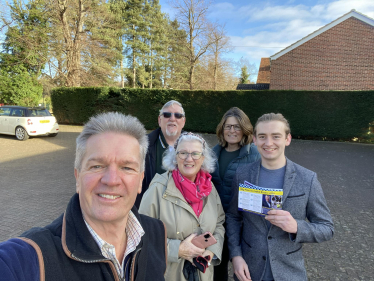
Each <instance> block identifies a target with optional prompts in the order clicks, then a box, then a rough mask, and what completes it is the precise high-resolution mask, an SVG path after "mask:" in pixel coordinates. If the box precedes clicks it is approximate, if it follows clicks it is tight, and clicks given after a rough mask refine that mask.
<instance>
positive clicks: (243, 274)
mask: <svg viewBox="0 0 374 281" xmlns="http://www.w3.org/2000/svg"><path fill="white" fill-rule="evenodd" d="M232 266H233V268H234V273H235V275H236V277H237V278H238V279H239V280H240V281H250V280H252V279H251V275H250V274H249V270H248V265H247V263H246V262H245V260H244V259H243V258H242V257H241V256H236V257H233V258H232Z"/></svg>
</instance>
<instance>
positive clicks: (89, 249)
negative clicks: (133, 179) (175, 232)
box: [0, 194, 166, 281]
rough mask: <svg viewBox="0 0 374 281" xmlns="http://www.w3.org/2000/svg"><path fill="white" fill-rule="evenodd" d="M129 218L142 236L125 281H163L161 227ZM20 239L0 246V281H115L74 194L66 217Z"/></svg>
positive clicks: (144, 218) (141, 218) (163, 237)
mask: <svg viewBox="0 0 374 281" xmlns="http://www.w3.org/2000/svg"><path fill="white" fill-rule="evenodd" d="M132 212H133V213H134V215H135V216H136V217H137V219H138V221H139V222H140V224H141V225H142V227H143V229H144V231H145V234H144V235H143V236H142V239H141V242H140V244H139V245H138V246H137V248H136V250H135V251H134V252H133V253H131V254H130V255H129V256H128V262H125V264H126V265H125V268H124V269H125V274H126V280H142V281H146V280H157V281H164V280H165V279H164V273H165V270H166V231H165V228H164V225H163V223H162V222H161V221H159V220H155V219H153V218H150V217H147V216H144V215H141V214H139V213H138V211H137V209H136V208H135V207H133V208H132ZM21 236H22V237H21V238H17V239H11V240H8V241H5V242H3V243H0V273H1V275H0V280H7V281H39V280H47V281H49V280H53V281H64V280H69V281H74V280H76V281H84V280H86V281H88V280H89V281H94V280H98V281H113V280H119V277H118V274H117V272H116V269H115V267H114V264H113V263H112V262H111V261H110V260H109V259H107V258H105V257H104V256H103V255H102V253H101V250H100V248H99V247H98V246H97V244H96V242H95V240H94V238H93V237H92V235H91V234H90V232H89V230H88V228H87V226H86V224H85V223H84V220H83V216H82V212H81V208H80V203H79V198H78V194H75V195H73V197H72V198H71V200H70V202H69V204H68V207H67V209H66V212H65V214H64V215H61V216H60V217H59V218H58V219H56V220H55V221H54V222H52V223H51V224H50V225H48V226H46V227H44V228H32V229H30V230H28V231H27V232H25V233H23V234H22V235H21ZM21 239H22V240H21ZM130 275H131V276H130ZM41 276H45V279H41V278H40V277H41Z"/></svg>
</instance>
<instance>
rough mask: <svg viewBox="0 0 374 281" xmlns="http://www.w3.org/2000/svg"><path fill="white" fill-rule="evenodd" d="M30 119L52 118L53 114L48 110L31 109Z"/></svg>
mask: <svg viewBox="0 0 374 281" xmlns="http://www.w3.org/2000/svg"><path fill="white" fill-rule="evenodd" d="M28 111H29V114H28V117H42V116H51V113H49V111H48V110H47V109H30V108H29V110H28Z"/></svg>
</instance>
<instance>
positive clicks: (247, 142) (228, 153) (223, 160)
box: [212, 107, 260, 281]
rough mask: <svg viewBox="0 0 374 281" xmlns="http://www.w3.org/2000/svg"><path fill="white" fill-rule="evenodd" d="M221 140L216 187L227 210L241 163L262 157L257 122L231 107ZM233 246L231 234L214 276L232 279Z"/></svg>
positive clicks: (217, 280) (217, 148)
mask: <svg viewBox="0 0 374 281" xmlns="http://www.w3.org/2000/svg"><path fill="white" fill-rule="evenodd" d="M216 134H217V137H218V144H217V145H216V146H215V147H214V148H213V151H214V153H215V155H216V158H217V159H218V161H217V162H216V168H215V170H214V173H212V182H213V183H214V186H215V187H216V189H217V191H218V194H219V196H220V198H221V201H222V206H223V209H224V211H225V212H226V211H227V209H228V207H229V204H230V201H231V195H232V191H231V183H232V180H233V178H234V176H235V173H236V169H238V167H239V166H240V165H244V164H247V163H252V162H255V161H257V160H258V159H260V154H259V153H258V150H257V148H256V146H255V145H254V144H253V143H251V142H252V134H253V126H252V124H251V121H250V120H249V118H248V116H247V115H246V114H245V113H244V112H243V111H242V110H240V109H239V108H237V107H232V108H230V109H229V110H228V111H227V112H226V113H225V114H224V115H223V117H222V120H221V122H220V123H219V124H218V126H217V130H216ZM228 262H229V250H228V246H227V238H225V243H224V246H223V252H222V261H221V264H220V265H219V266H216V267H215V268H214V280H215V281H220V280H224V281H226V280H228V274H227V265H228Z"/></svg>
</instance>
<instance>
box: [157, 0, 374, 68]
mask: <svg viewBox="0 0 374 281" xmlns="http://www.w3.org/2000/svg"><path fill="white" fill-rule="evenodd" d="M160 4H161V7H162V11H163V12H166V13H168V14H169V15H170V17H171V18H173V14H174V11H173V10H172V8H171V7H170V6H169V5H168V0H160ZM352 9H355V10H356V11H358V12H360V13H362V14H364V15H366V16H369V17H371V18H374V0H320V1H317V0H314V1H312V0H288V1H286V0H284V1H281V0H257V1H254V0H226V1H224V0H213V2H212V4H211V6H210V8H209V14H208V18H209V20H211V21H214V22H215V21H216V22H219V23H221V24H226V30H227V35H228V36H229V37H230V38H231V42H232V45H233V46H235V47H234V50H233V52H232V53H230V54H228V55H226V57H227V58H229V59H233V60H238V59H240V57H242V56H243V57H245V58H248V59H249V61H250V62H252V63H255V64H256V66H258V65H259V64H260V60H261V57H269V56H271V55H274V54H275V53H277V52H279V51H280V50H282V49H284V48H285V47H287V46H289V45H291V44H293V43H294V42H296V41H298V40H300V39H301V38H303V37H305V36H307V35H308V34H310V33H312V32H314V31H315V30H317V29H319V28H320V27H322V26H324V25H326V24H328V23H330V22H332V21H333V20H335V19H337V18H339V17H341V16H342V15H344V14H346V13H348V12H349V11H350V10H352ZM243 46H247V47H243Z"/></svg>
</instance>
